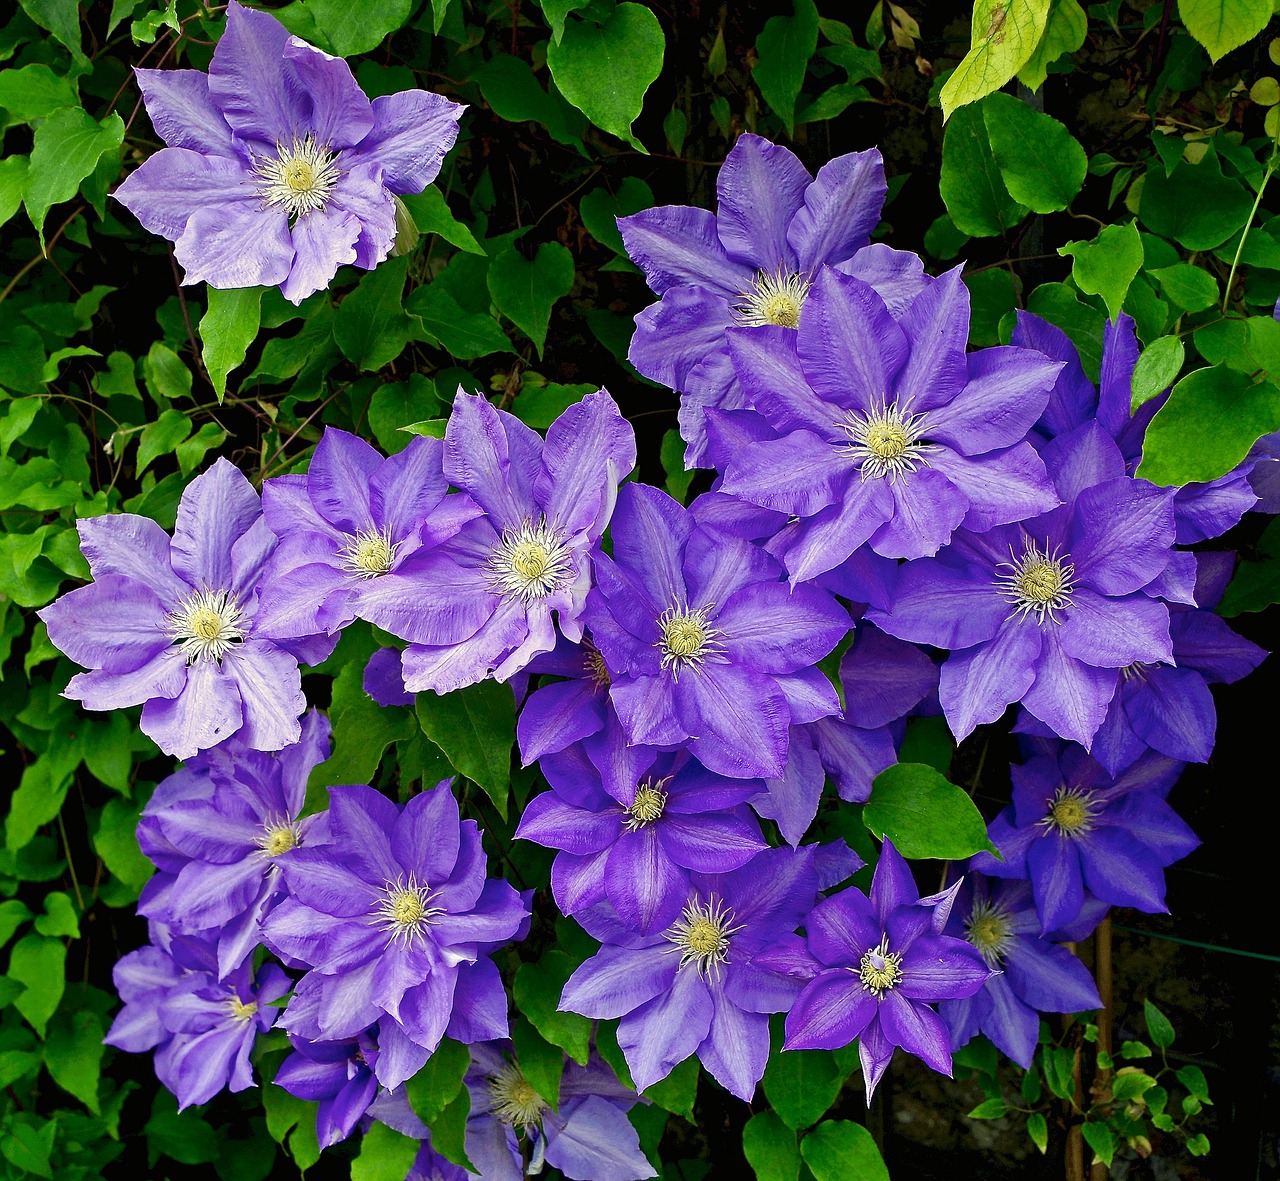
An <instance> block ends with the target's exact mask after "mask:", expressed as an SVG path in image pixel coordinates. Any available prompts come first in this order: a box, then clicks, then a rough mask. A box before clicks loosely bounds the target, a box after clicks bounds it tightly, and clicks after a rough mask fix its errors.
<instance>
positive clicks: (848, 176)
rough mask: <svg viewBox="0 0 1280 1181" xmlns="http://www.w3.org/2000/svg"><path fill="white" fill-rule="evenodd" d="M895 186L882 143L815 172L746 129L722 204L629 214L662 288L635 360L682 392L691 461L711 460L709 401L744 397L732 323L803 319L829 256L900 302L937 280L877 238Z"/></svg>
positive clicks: (724, 169)
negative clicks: (890, 186)
mask: <svg viewBox="0 0 1280 1181" xmlns="http://www.w3.org/2000/svg"><path fill="white" fill-rule="evenodd" d="M886 191H887V186H886V184H885V179H884V164H883V161H882V160H881V158H880V153H879V152H877V151H875V150H874V149H873V150H871V151H867V152H851V153H849V154H848V155H844V156H837V157H836V158H835V159H834V160H830V161H828V162H827V163H826V164H825V165H823V167H822V169H821V170H820V171H819V173H818V175H817V177H816V178H815V177H812V176H810V175H809V173H808V172H807V171H806V169H805V167H804V165H803V164H801V163H800V161H799V160H798V159H797V158H796V156H795V155H794V154H793V153H792V152H790V151H788V150H787V149H786V148H784V147H782V146H780V145H778V144H772V143H769V142H768V141H767V140H764V139H761V138H760V137H759V136H756V135H742V136H739V137H738V140H737V142H736V143H735V144H734V145H733V148H732V150H731V151H730V152H729V155H728V156H727V157H726V159H725V161H724V163H723V164H722V165H721V166H720V173H719V176H718V177H717V178H716V193H717V196H718V199H719V209H718V212H717V213H715V214H712V213H710V212H709V211H707V210H705V209H697V208H692V207H690V206H686V205H663V206H659V207H657V208H653V209H646V210H643V211H642V212H640V213H637V214H635V215H634V216H632V217H624V218H620V219H619V221H618V229H619V230H621V232H622V240H623V242H625V243H626V247H627V253H628V254H629V255H630V256H631V260H632V261H633V262H634V263H636V265H637V266H639V267H640V269H641V270H642V271H644V273H645V278H646V279H647V280H648V282H649V286H650V287H651V288H652V289H653V290H654V291H655V292H656V293H657V294H658V295H659V296H661V301H660V302H659V303H657V304H654V305H653V306H652V307H649V308H646V309H645V310H644V311H643V312H641V313H640V314H639V315H638V316H637V317H636V331H635V335H634V336H633V337H632V340H631V349H630V353H629V356H630V360H631V363H632V364H633V365H634V366H635V367H636V368H637V369H638V370H639V371H640V372H641V373H643V374H644V375H645V376H646V377H649V378H652V379H653V380H655V381H658V382H661V383H662V384H663V385H665V386H669V387H670V388H671V389H674V390H679V391H680V392H681V394H682V395H683V396H682V398H681V400H680V433H681V434H682V435H683V436H684V439H685V441H686V442H687V443H688V444H689V450H688V452H687V453H686V455H685V462H686V464H687V465H688V466H690V467H695V466H696V467H705V466H707V464H706V426H705V421H704V410H705V408H706V407H709V406H715V407H724V408H726V409H734V408H737V407H741V406H742V405H744V401H743V392H742V390H741V389H740V388H739V387H738V385H737V382H736V381H735V379H734V375H733V368H732V366H731V365H730V363H729V356H728V352H727V350H726V336H725V333H726V331H727V330H728V329H729V328H732V327H735V326H741V327H744V328H745V329H747V330H748V331H750V330H751V329H753V328H758V327H762V326H767V325H777V326H779V327H782V328H784V329H794V328H795V327H796V325H797V324H798V323H799V321H800V312H801V309H802V308H803V307H804V304H805V298H806V296H807V295H808V293H809V287H810V284H811V283H812V282H813V278H814V276H815V275H816V274H817V272H818V269H819V268H820V267H821V266H822V265H823V264H825V263H829V264H837V265H838V266H839V267H840V269H841V270H842V271H845V272H846V273H848V274H853V275H857V276H858V277H859V278H861V279H863V280H865V281H866V282H868V283H871V284H872V285H873V286H875V287H876V289H877V290H878V291H880V292H881V293H882V295H883V297H884V298H885V300H886V301H887V302H889V303H891V304H893V305H894V306H898V305H900V304H902V303H904V302H905V301H907V300H909V299H910V298H911V296H913V295H915V293H916V292H917V291H919V290H920V289H921V288H922V287H923V286H924V285H925V283H926V282H927V281H928V280H927V279H926V278H925V276H924V270H923V264H922V263H921V262H920V260H919V258H917V257H916V256H915V255H914V254H910V253H908V252H906V251H901V250H891V249H890V248H889V247H887V246H884V245H880V244H878V243H877V244H875V245H871V244H870V240H871V231H872V230H874V229H875V227H876V224H877V222H879V220H880V207H881V205H882V204H883V203H884V197H885V193H886Z"/></svg>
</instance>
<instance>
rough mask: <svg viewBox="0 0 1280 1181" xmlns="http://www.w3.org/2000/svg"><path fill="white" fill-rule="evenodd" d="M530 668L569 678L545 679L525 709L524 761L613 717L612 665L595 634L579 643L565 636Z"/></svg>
mask: <svg viewBox="0 0 1280 1181" xmlns="http://www.w3.org/2000/svg"><path fill="white" fill-rule="evenodd" d="M526 671H527V672H529V673H540V674H543V675H549V676H554V677H563V678H564V679H563V680H558V681H549V682H543V683H542V684H540V685H539V686H538V688H536V689H535V690H534V691H533V692H532V693H530V694H529V697H528V699H527V700H526V701H525V703H524V706H523V707H522V708H521V710H520V716H519V717H518V718H517V719H516V742H517V743H518V744H519V747H520V762H521V763H522V764H523V765H524V766H526V767H527V766H528V765H529V764H530V763H532V762H534V761H535V760H537V759H540V758H542V756H543V755H547V754H555V753H557V752H559V751H562V750H564V748H565V747H567V746H568V745H569V744H570V743H572V742H579V741H581V740H582V739H584V738H588V737H590V736H591V735H592V734H598V733H600V731H601V730H602V729H604V725H605V722H606V721H607V720H608V719H609V718H611V717H612V716H613V707H612V706H611V705H610V704H609V685H610V683H611V677H610V675H609V669H608V667H607V666H606V665H605V662H604V656H603V654H602V653H601V652H600V649H599V648H597V647H596V646H595V643H594V642H593V641H592V639H591V637H590V636H587V635H584V636H583V637H582V640H581V642H580V643H576V644H575V643H573V642H571V641H569V640H566V639H565V638H564V637H563V636H560V637H559V638H558V639H557V640H556V646H555V647H554V648H553V649H552V650H551V651H550V652H543V653H541V654H539V655H538V656H535V657H534V658H533V659H532V660H531V661H530V662H529V663H528V665H527V666H526Z"/></svg>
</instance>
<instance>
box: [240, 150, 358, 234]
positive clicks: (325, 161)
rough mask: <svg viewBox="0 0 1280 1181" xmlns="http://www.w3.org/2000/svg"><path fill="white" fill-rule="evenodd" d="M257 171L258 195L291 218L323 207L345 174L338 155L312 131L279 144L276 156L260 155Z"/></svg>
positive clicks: (256, 161)
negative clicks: (286, 143) (320, 142)
mask: <svg viewBox="0 0 1280 1181" xmlns="http://www.w3.org/2000/svg"><path fill="white" fill-rule="evenodd" d="M253 172H254V175H255V176H257V177H258V180H259V184H258V196H259V197H261V198H262V200H263V202H264V203H265V204H267V205H274V206H277V207H279V208H281V209H283V210H285V212H286V213H288V215H289V217H290V218H291V219H293V218H298V217H303V216H305V215H306V214H308V213H314V212H315V211H316V210H318V209H323V208H324V207H325V205H326V204H327V203H328V200H329V198H330V197H331V196H332V195H333V189H334V186H335V185H336V184H337V183H338V180H339V178H340V177H341V175H342V173H341V172H340V171H339V169H338V165H337V154H336V153H334V152H330V151H329V149H328V148H327V147H326V146H325V145H323V144H319V143H317V142H316V140H315V137H314V136H312V135H310V134H308V135H305V136H303V137H302V138H301V139H296V138H295V139H294V141H293V142H292V143H291V144H288V145H287V146H286V145H284V144H276V154H275V157H274V158H272V157H270V156H260V157H258V158H257V159H256V160H255V161H254V164H253Z"/></svg>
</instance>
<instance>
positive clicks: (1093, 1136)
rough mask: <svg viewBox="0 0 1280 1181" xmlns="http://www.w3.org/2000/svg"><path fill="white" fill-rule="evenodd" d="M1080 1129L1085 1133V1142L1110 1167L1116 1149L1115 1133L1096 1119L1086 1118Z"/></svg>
mask: <svg viewBox="0 0 1280 1181" xmlns="http://www.w3.org/2000/svg"><path fill="white" fill-rule="evenodd" d="M1080 1131H1081V1133H1082V1134H1083V1135H1084V1139H1085V1143H1086V1144H1088V1145H1089V1147H1090V1148H1092V1149H1093V1151H1094V1153H1095V1155H1096V1156H1097V1158H1098V1159H1099V1160H1100V1161H1101V1162H1102V1163H1103V1164H1104V1165H1107V1166H1108V1167H1110V1165H1111V1158H1112V1157H1113V1156H1114V1155H1115V1151H1116V1135H1115V1133H1114V1132H1113V1131H1112V1130H1111V1129H1110V1128H1109V1127H1108V1126H1107V1125H1106V1124H1103V1123H1099V1122H1097V1121H1096V1120H1085V1122H1084V1124H1083V1126H1082V1127H1081V1129H1080Z"/></svg>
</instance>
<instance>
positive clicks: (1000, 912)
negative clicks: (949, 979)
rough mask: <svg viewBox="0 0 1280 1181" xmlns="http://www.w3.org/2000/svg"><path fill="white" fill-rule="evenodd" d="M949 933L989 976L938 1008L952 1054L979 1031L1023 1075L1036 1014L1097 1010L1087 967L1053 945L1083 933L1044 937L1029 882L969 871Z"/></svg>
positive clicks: (1035, 1031) (1033, 1048)
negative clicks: (975, 954) (970, 949)
mask: <svg viewBox="0 0 1280 1181" xmlns="http://www.w3.org/2000/svg"><path fill="white" fill-rule="evenodd" d="M946 929H947V932H948V934H951V935H963V937H964V938H965V939H967V940H968V941H969V942H970V943H972V944H973V946H974V947H975V948H977V949H978V951H979V952H980V953H981V954H982V958H983V959H984V960H986V962H987V965H988V966H989V967H990V968H991V969H992V970H993V972H994V974H993V975H992V976H991V978H990V979H989V980H987V982H986V984H984V985H983V986H982V988H981V989H980V990H979V991H978V992H975V993H974V994H973V995H972V996H968V997H959V998H957V999H955V1000H949V1001H943V1002H942V1004H941V1005H939V1006H938V1012H939V1013H940V1014H941V1015H942V1019H943V1020H944V1021H945V1022H946V1023H947V1028H948V1029H950V1030H951V1045H952V1047H953V1048H954V1049H959V1048H960V1047H961V1046H963V1045H964V1044H965V1043H966V1042H968V1041H969V1040H970V1039H971V1038H973V1037H976V1036H977V1035H978V1034H979V1033H984V1034H986V1035H987V1037H989V1038H990V1039H991V1040H992V1041H993V1042H994V1043H995V1044H996V1046H997V1048H999V1049H1000V1050H1002V1051H1003V1052H1004V1053H1006V1054H1008V1055H1009V1057H1010V1058H1012V1059H1013V1060H1014V1061H1015V1062H1016V1063H1018V1065H1019V1066H1021V1067H1022V1069H1023V1070H1030V1069H1031V1058H1032V1055H1034V1054H1035V1052H1036V1040H1037V1038H1038V1037H1039V1034H1040V1014H1041V1013H1085V1012H1088V1011H1090V1010H1092V1009H1100V1008H1101V1007H1102V1000H1101V998H1100V997H1099V996H1098V989H1097V987H1096V986H1095V985H1094V983H1093V977H1092V976H1090V975H1089V970H1088V969H1087V968H1086V967H1085V966H1084V964H1082V963H1081V962H1080V961H1079V960H1078V959H1076V957H1075V956H1073V955H1072V954H1071V953H1070V952H1069V951H1068V950H1067V949H1066V948H1065V947H1059V946H1058V944H1057V943H1056V942H1053V939H1064V940H1070V939H1075V938H1083V935H1084V933H1083V932H1076V931H1071V932H1062V931H1055V932H1054V933H1053V939H1050V938H1047V937H1045V936H1042V935H1041V934H1040V920H1039V918H1038V917H1037V916H1036V909H1035V905H1034V903H1033V902H1032V899H1031V885H1030V883H1028V882H1021V881H1006V882H998V881H989V880H988V879H987V878H984V877H983V876H982V875H981V874H978V873H972V874H969V875H968V876H967V877H966V878H965V880H964V884H963V885H962V886H961V887H960V892H959V893H958V894H957V895H956V901H955V905H954V907H953V908H952V911H951V920H950V922H949V923H948V924H947V928H946Z"/></svg>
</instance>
